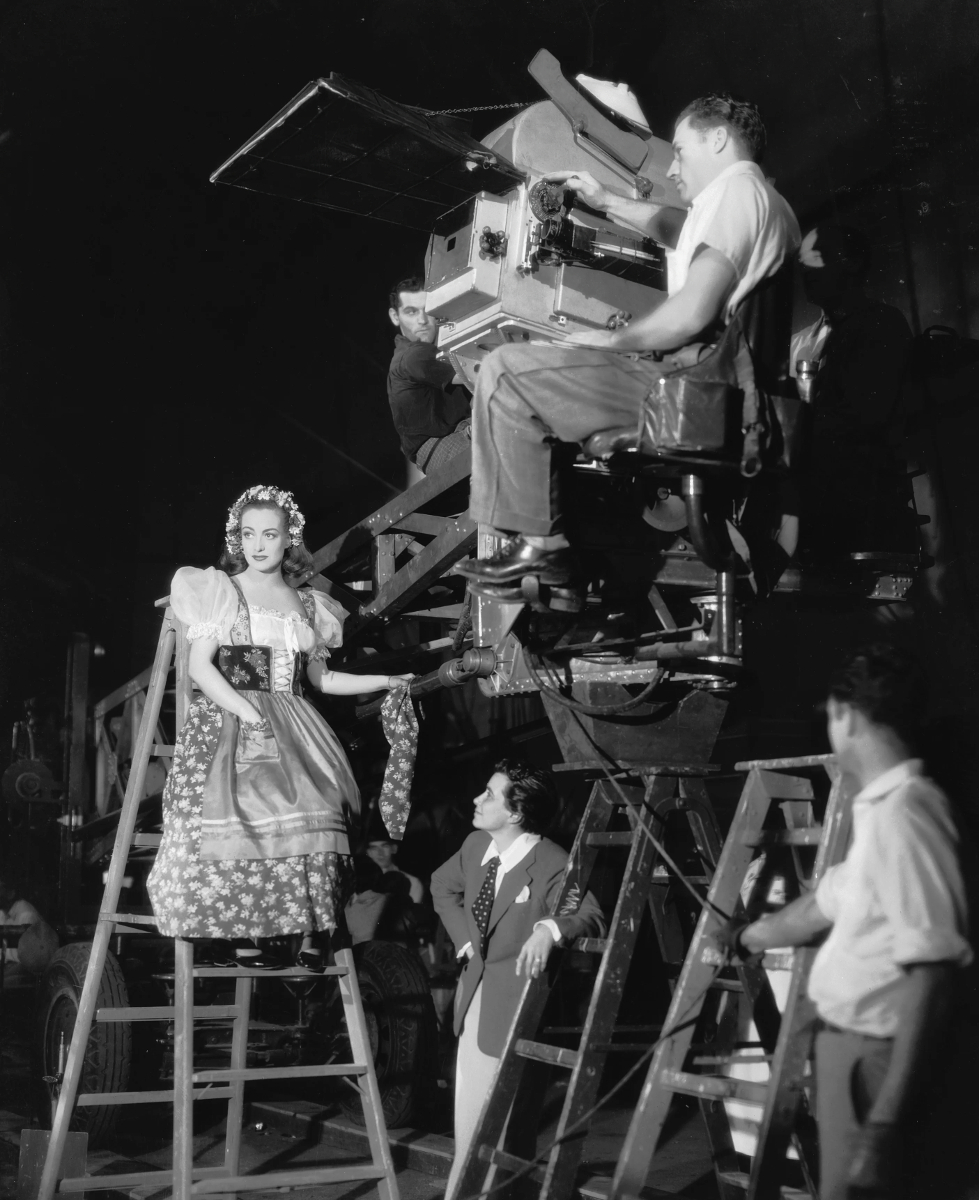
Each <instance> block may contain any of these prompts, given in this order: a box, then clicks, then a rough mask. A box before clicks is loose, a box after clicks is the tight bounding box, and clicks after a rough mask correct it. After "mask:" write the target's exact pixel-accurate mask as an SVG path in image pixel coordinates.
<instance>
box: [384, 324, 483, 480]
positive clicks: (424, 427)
mask: <svg viewBox="0 0 979 1200" xmlns="http://www.w3.org/2000/svg"><path fill="white" fill-rule="evenodd" d="M435 354H436V350H435V347H434V346H432V345H429V344H428V343H426V342H410V341H409V340H408V339H407V338H406V337H405V336H404V335H403V334H401V333H399V334H398V335H397V336H396V337H395V339H394V356H393V357H392V359H391V366H390V367H389V368H388V403H389V404H390V405H391V415H392V416H393V417H394V427H395V429H396V430H397V431H398V437H399V438H400V439H401V448H402V450H404V452H405V454H406V455H407V457H408V458H410V459H411V461H412V462H414V461H415V455H416V454H417V452H418V447H419V446H421V445H422V443H423V442H427V441H428V439H429V438H433V437H435V438H440V437H445V436H446V434H449V433H451V432H452V431H453V429H455V427H456V426H457V425H458V424H459V422H460V421H462V420H464V419H465V418H466V417H468V416H469V393H468V392H467V391H466V389H465V388H464V387H461V386H460V385H458V384H453V383H452V378H453V376H454V375H455V368H454V367H453V366H452V364H451V363H449V362H444V361H440V360H439V359H437V358H436V357H435Z"/></svg>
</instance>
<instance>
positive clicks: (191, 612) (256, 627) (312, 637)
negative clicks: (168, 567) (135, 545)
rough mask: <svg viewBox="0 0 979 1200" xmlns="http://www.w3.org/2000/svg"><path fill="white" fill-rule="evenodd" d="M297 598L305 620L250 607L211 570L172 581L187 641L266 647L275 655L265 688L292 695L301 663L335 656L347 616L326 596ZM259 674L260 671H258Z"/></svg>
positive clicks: (304, 593) (187, 570) (185, 570)
mask: <svg viewBox="0 0 979 1200" xmlns="http://www.w3.org/2000/svg"><path fill="white" fill-rule="evenodd" d="M296 595H297V596H298V597H299V600H300V602H301V603H302V606H303V610H304V615H303V616H300V614H299V613H298V612H290V613H284V612H280V611H278V610H277V609H271V608H264V607H262V606H261V605H249V604H247V603H246V602H245V600H244V598H243V597H242V596H241V595H240V594H239V591H238V589H237V588H236V587H235V585H234V584H233V583H232V581H231V579H230V578H229V576H228V575H226V574H225V573H224V572H223V571H218V570H215V569H214V568H213V567H208V568H207V570H204V571H201V570H198V569H197V568H195V567H181V569H180V570H179V571H178V572H177V573H176V575H175V576H174V578H173V583H172V585H171V589H170V604H171V606H172V608H173V611H174V613H175V614H176V616H177V618H178V619H179V620H180V621H182V622H183V623H184V624H185V625H186V626H187V627H188V629H187V640H188V641H191V642H193V641H197V640H198V639H200V638H208V639H212V640H214V641H217V642H218V643H219V645H220V646H222V647H239V646H255V647H267V648H269V649H270V650H271V652H272V664H271V668H272V669H271V674H272V678H271V680H270V681H269V683H267V684H265V687H271V690H273V691H289V690H291V689H292V687H293V682H294V679H295V671H296V658H297V656H299V655H300V654H303V655H307V656H308V658H309V659H310V660H312V661H317V660H323V659H326V658H329V656H330V650H331V649H335V648H336V647H337V646H339V645H340V644H341V641H342V636H343V618H344V617H345V616H346V612H345V610H344V609H343V608H341V607H340V605H338V604H336V603H335V602H334V601H332V600H330V599H329V597H327V596H325V595H324V594H323V593H322V592H319V591H316V590H315V589H313V588H299V589H297V592H296ZM223 657H224V658H226V659H228V660H229V661H231V660H234V661H235V662H237V661H238V660H239V659H240V669H241V670H243V671H249V670H251V669H253V665H250V663H249V661H246V659H245V658H241V656H240V655H238V654H230V655H224V656H223ZM255 669H257V668H255Z"/></svg>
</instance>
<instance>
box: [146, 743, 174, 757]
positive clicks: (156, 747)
mask: <svg viewBox="0 0 979 1200" xmlns="http://www.w3.org/2000/svg"><path fill="white" fill-rule="evenodd" d="M150 757H151V758H173V747H172V746H164V745H163V743H162V742H154V743H153V745H152V746H151V748H150Z"/></svg>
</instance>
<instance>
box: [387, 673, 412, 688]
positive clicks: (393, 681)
mask: <svg viewBox="0 0 979 1200" xmlns="http://www.w3.org/2000/svg"><path fill="white" fill-rule="evenodd" d="M414 678H415V677H414V675H411V674H408V675H389V676H388V691H393V690H394V689H395V688H398V687H402V686H406V685H407V684H409V683H411V681H412V680H413V679H414Z"/></svg>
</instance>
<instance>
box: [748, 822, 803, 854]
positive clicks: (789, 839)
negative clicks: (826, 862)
mask: <svg viewBox="0 0 979 1200" xmlns="http://www.w3.org/2000/svg"><path fill="white" fill-rule="evenodd" d="M822 836H823V827H822V825H807V826H806V827H805V828H804V829H766V830H764V831H763V832H762V833H757V834H755V835H754V836H753V837H743V838H742V839H741V845H742V846H751V847H752V848H753V849H761V848H762V847H764V846H818V845H819V843H820V841H821V840H822Z"/></svg>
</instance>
